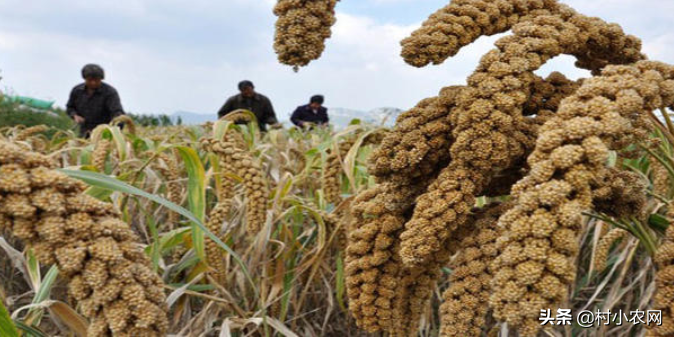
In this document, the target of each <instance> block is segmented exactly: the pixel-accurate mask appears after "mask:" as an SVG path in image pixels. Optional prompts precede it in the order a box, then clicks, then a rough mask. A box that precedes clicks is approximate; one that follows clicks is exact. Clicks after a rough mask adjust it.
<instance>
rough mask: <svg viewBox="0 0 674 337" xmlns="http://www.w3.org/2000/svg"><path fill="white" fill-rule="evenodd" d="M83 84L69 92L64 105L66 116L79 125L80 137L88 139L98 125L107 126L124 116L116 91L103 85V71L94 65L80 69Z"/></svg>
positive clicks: (107, 85)
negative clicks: (66, 102) (68, 97)
mask: <svg viewBox="0 0 674 337" xmlns="http://www.w3.org/2000/svg"><path fill="white" fill-rule="evenodd" d="M82 78H83V79H84V83H82V84H80V85H78V86H76V87H75V88H73V90H72V91H71V92H70V99H68V104H66V107H67V112H68V115H69V116H70V117H71V118H72V119H74V120H75V122H76V123H77V124H79V125H80V135H81V136H82V137H88V136H89V134H90V133H91V130H93V129H94V128H96V126H98V125H100V124H108V123H110V122H111V121H112V120H113V119H114V118H115V117H117V116H119V115H123V114H124V109H122V103H121V102H120V99H119V94H118V93H117V90H115V88H113V87H112V86H111V85H109V84H107V83H104V82H103V79H105V71H104V70H103V68H101V66H99V65H96V64H87V65H86V66H84V68H82Z"/></svg>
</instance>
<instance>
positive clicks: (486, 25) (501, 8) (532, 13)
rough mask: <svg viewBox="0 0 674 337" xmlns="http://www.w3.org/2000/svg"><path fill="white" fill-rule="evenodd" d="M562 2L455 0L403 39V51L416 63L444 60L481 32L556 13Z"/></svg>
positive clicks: (484, 33) (503, 28)
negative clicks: (559, 3)
mask: <svg viewBox="0 0 674 337" xmlns="http://www.w3.org/2000/svg"><path fill="white" fill-rule="evenodd" d="M558 6H559V5H558V3H557V1H554V0H528V1H509V0H496V1H488V0H454V1H451V2H450V4H448V5H447V6H445V7H443V8H441V9H439V10H438V11H437V12H435V13H433V14H432V15H431V16H430V17H429V18H428V19H427V20H426V21H425V22H424V23H423V24H422V26H421V28H419V29H417V30H416V31H414V32H413V33H412V35H411V36H410V37H408V38H405V39H404V40H403V41H402V42H401V44H402V47H403V48H402V53H401V54H402V57H403V59H405V62H407V63H408V64H410V65H413V66H416V67H423V66H426V65H428V64H429V63H433V64H440V63H442V62H444V61H445V60H446V59H447V58H449V57H451V56H454V55H455V54H456V53H457V52H458V51H459V50H460V49H461V48H462V47H464V46H467V45H468V44H470V43H472V42H474V41H475V40H477V39H478V38H479V37H480V36H485V35H494V34H498V33H503V32H505V31H507V30H509V29H510V28H511V27H512V26H513V25H515V24H517V23H519V22H524V21H527V20H531V19H533V18H534V17H536V16H541V15H551V14H555V13H556V12H557V11H558Z"/></svg>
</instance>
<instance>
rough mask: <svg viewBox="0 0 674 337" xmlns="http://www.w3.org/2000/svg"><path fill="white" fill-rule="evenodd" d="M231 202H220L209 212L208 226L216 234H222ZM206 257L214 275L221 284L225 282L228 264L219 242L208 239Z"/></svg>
mask: <svg viewBox="0 0 674 337" xmlns="http://www.w3.org/2000/svg"><path fill="white" fill-rule="evenodd" d="M230 207H231V204H230V203H229V201H224V202H218V203H217V204H216V205H215V207H213V209H212V210H211V211H210V213H209V214H208V221H207V222H206V227H208V230H209V231H210V232H211V233H213V234H215V235H218V236H219V235H220V231H221V230H222V224H223V223H224V222H225V220H226V219H227V214H228V213H229V210H230ZM205 246H206V247H205V248H206V259H207V262H208V266H209V267H210V269H211V271H212V275H213V277H214V278H215V280H216V281H218V283H219V284H220V285H224V284H225V276H226V270H227V266H226V264H225V261H224V253H223V251H222V248H220V247H219V246H218V244H217V243H215V241H213V240H210V239H209V240H206V243H205Z"/></svg>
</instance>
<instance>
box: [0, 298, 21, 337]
mask: <svg viewBox="0 0 674 337" xmlns="http://www.w3.org/2000/svg"><path fill="white" fill-rule="evenodd" d="M0 336H3V337H4V336H6V337H19V332H18V331H17V330H16V326H15V325H14V322H13V321H12V319H11V318H10V317H9V312H7V308H5V305H4V304H3V303H2V301H0Z"/></svg>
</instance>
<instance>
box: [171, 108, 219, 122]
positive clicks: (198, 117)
mask: <svg viewBox="0 0 674 337" xmlns="http://www.w3.org/2000/svg"><path fill="white" fill-rule="evenodd" d="M178 117H180V119H181V120H182V122H183V124H184V125H196V124H203V123H206V122H215V121H216V120H217V117H216V116H215V114H200V113H196V112H189V111H176V112H174V113H173V114H172V115H171V120H172V121H173V123H176V122H177V121H178Z"/></svg>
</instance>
